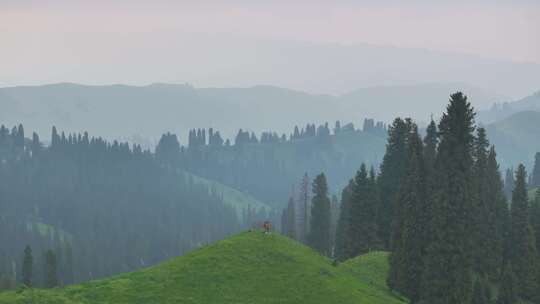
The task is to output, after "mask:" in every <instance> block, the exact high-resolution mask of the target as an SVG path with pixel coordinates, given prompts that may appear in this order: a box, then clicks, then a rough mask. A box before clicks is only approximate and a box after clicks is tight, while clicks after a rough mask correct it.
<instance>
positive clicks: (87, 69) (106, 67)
mask: <svg viewBox="0 0 540 304" xmlns="http://www.w3.org/2000/svg"><path fill="white" fill-rule="evenodd" d="M366 30H368V31H369V29H366ZM46 37H50V36H46ZM36 39H37V41H42V40H43V41H44V42H47V43H40V44H38V45H39V47H40V50H41V48H44V50H42V51H41V52H40V54H42V55H43V56H44V57H43V56H24V57H23V58H24V59H25V60H15V61H14V60H10V58H11V57H6V58H7V60H5V61H4V62H3V63H4V64H0V65H2V73H1V74H0V83H1V84H4V85H6V84H7V85H19V84H43V83H51V82H53V83H54V82H67V81H69V82H78V83H89V84H104V83H108V84H111V83H127V84H138V85H141V84H148V83H152V82H166V83H184V82H189V83H193V84H194V85H195V86H197V87H249V86H255V85H259V84H271V85H275V86H279V87H286V88H295V89H298V90H301V91H305V92H309V93H315V94H345V93H347V92H350V91H353V90H355V89H357V88H364V87H373V86H395V85H413V84H417V83H432V82H435V83H455V82H464V83H468V84H471V85H473V86H475V87H480V88H484V89H486V90H489V91H493V92H497V93H499V94H501V95H504V96H508V97H509V98H512V99H515V98H518V97H521V96H525V94H528V93H530V92H532V91H533V90H536V89H538V88H539V87H540V64H535V63H516V62H511V61H505V60H497V59H489V58H483V57H480V56H475V55H464V54H455V53H448V52H440V51H431V50H426V49H414V48H404V47H388V46H374V45H369V44H349V45H344V44H330V43H310V42H301V41H290V40H281V39H279V38H276V39H265V38H253V37H252V38H250V37H245V36H235V35H227V34H203V33H196V34H188V33H184V32H180V33H179V32H177V31H170V32H168V31H151V32H145V33H130V34H129V35H126V34H118V33H114V32H103V33H99V35H80V34H78V33H71V32H65V33H64V32H62V34H61V35H53V37H51V38H50V39H49V40H46V38H44V37H43V36H42V34H41V33H40V34H39V35H38V36H37V37H36V36H33V35H30V34H28V35H26V36H25V39H21V38H20V37H18V36H13V38H12V39H9V40H6V41H5V42H4V43H5V44H6V45H9V46H10V48H9V49H10V50H11V49H17V48H18V49H21V50H23V49H29V48H30V47H29V46H28V43H29V41H35V40H36ZM31 45H32V44H31ZM32 46H33V45H32ZM96 46H99V48H98V50H99V51H96V50H95V48H96ZM20 53H21V52H18V53H15V54H14V55H13V56H16V55H20ZM8 54H9V53H8ZM75 55H76V56H75ZM51 57H53V58H59V59H58V60H50V61H47V60H44V59H43V58H46V59H47V58H51ZM81 58H84V59H85V60H87V61H85V63H86V64H85V65H81V63H80V60H81ZM36 67H39V68H36Z"/></svg>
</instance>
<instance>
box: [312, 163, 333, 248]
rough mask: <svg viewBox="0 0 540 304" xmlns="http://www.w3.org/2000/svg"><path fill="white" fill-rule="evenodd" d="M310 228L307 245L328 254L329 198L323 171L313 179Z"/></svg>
mask: <svg viewBox="0 0 540 304" xmlns="http://www.w3.org/2000/svg"><path fill="white" fill-rule="evenodd" d="M310 227H311V230H310V232H309V235H308V243H309V245H310V246H311V247H312V248H314V249H315V250H317V251H318V252H319V253H320V254H322V255H326V256H329V255H330V199H329V198H328V186H327V183H326V177H325V176H324V173H321V174H319V175H317V177H315V180H314V181H313V198H312V200H311V224H310Z"/></svg>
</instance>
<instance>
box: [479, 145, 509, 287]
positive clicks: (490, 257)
mask: <svg viewBox="0 0 540 304" xmlns="http://www.w3.org/2000/svg"><path fill="white" fill-rule="evenodd" d="M485 184H486V185H485V189H484V191H485V193H486V195H485V196H486V202H487V215H486V219H485V220H486V221H487V224H486V225H487V233H488V234H487V235H486V237H485V239H486V242H485V248H484V250H483V251H484V255H485V256H484V258H483V259H482V261H480V262H481V265H482V266H481V267H482V270H483V272H485V273H487V274H488V276H489V278H491V279H496V278H499V277H500V275H501V271H502V264H503V260H504V257H505V251H506V245H505V241H506V240H508V239H509V232H510V230H511V228H510V210H509V208H508V204H507V202H506V198H505V195H504V185H503V181H502V177H501V174H500V171H499V165H498V163H497V153H496V152H495V147H493V146H492V147H491V148H490V150H489V154H488V159H487V172H486V183H485Z"/></svg>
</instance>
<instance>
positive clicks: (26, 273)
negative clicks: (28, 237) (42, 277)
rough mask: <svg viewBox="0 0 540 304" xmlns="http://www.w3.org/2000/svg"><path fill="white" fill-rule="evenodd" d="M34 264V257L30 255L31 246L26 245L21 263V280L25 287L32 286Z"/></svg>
mask: <svg viewBox="0 0 540 304" xmlns="http://www.w3.org/2000/svg"><path fill="white" fill-rule="evenodd" d="M33 266H34V258H33V257H32V248H30V246H28V245H27V246H26V248H24V258H23V263H22V282H23V284H24V285H26V286H27V287H32V268H33Z"/></svg>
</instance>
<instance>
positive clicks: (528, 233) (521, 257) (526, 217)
mask: <svg viewBox="0 0 540 304" xmlns="http://www.w3.org/2000/svg"><path fill="white" fill-rule="evenodd" d="M526 180H527V172H526V171H525V166H523V165H522V164H520V165H519V166H518V169H517V170H516V187H515V188H514V191H513V193H512V206H511V217H512V238H511V246H512V247H511V248H512V252H511V261H512V268H513V270H514V273H515V274H516V280H517V295H518V297H520V298H522V299H526V300H530V299H532V297H533V296H534V295H535V293H536V290H535V288H536V287H537V286H536V282H535V281H536V278H535V276H536V272H535V265H536V258H537V256H536V246H535V239H534V231H533V230H532V227H531V224H530V210H529V199H528V194H527V184H526Z"/></svg>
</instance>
